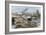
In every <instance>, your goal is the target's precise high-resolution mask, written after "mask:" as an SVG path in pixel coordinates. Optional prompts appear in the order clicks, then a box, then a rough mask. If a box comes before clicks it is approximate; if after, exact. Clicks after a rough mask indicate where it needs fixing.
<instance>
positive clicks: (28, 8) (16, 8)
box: [11, 6, 41, 13]
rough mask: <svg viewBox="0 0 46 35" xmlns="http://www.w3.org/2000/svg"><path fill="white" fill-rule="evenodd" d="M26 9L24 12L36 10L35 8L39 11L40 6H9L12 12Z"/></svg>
mask: <svg viewBox="0 0 46 35" xmlns="http://www.w3.org/2000/svg"><path fill="white" fill-rule="evenodd" d="M25 9H27V10H26V11H25V12H28V13H32V12H36V10H39V13H40V11H41V8H40V7H28V6H11V10H12V13H15V12H18V13H21V12H24V10H25Z"/></svg>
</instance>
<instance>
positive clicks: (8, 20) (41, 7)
mask: <svg viewBox="0 0 46 35" xmlns="http://www.w3.org/2000/svg"><path fill="white" fill-rule="evenodd" d="M28 8H29V10H28ZM37 9H38V10H37ZM35 10H37V11H38V13H40V17H41V18H40V19H39V21H38V22H39V23H40V27H36V28H35V27H34V26H28V25H25V26H23V24H22V26H20V25H18V26H17V22H15V28H14V26H13V28H12V25H14V24H12V23H14V20H13V19H12V18H13V17H15V16H14V13H15V12H16V11H17V12H19V14H18V15H20V14H22V13H23V12H25V11H26V13H27V14H26V13H25V14H26V18H27V19H28V20H29V21H30V22H31V23H32V21H31V17H32V13H31V12H29V11H32V12H33V11H35ZM21 11H23V12H21ZM39 11H40V12H39ZM20 12H21V13H20ZM28 13H29V14H31V15H30V19H29V17H27V15H28ZM33 13H35V12H33ZM38 13H37V14H38ZM44 13H45V4H44V3H39V2H23V1H5V33H6V34H18V33H33V32H44V30H45V22H44V21H45V18H44V17H45V15H44ZM15 14H17V13H15ZM35 14H36V13H35ZM35 14H34V15H35ZM18 15H17V16H18ZM20 16H21V15H20ZM22 16H23V15H22ZM28 16H29V15H28ZM35 16H36V15H35ZM33 17H34V16H33ZM33 17H32V18H33ZM36 17H37V19H38V16H36ZM15 18H16V17H15ZM26 18H25V20H26ZM17 20H19V19H18V17H17ZM19 21H20V20H19ZM23 21H24V20H23ZM34 21H35V20H34ZM34 21H33V22H34ZM25 22H27V23H28V24H29V22H28V21H27V20H26V21H25ZM36 22H37V20H36ZM24 24H25V23H24ZM29 25H30V24H29ZM37 25H38V23H37ZM35 26H36V23H35ZM32 27H33V28H32Z"/></svg>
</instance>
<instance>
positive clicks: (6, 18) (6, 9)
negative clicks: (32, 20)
mask: <svg viewBox="0 0 46 35" xmlns="http://www.w3.org/2000/svg"><path fill="white" fill-rule="evenodd" d="M10 3H12V4H33V5H43V30H35V31H19V32H9V4H10ZM44 14H45V3H40V2H23V1H5V33H6V34H19V33H32V32H44V31H45V15H44Z"/></svg>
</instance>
